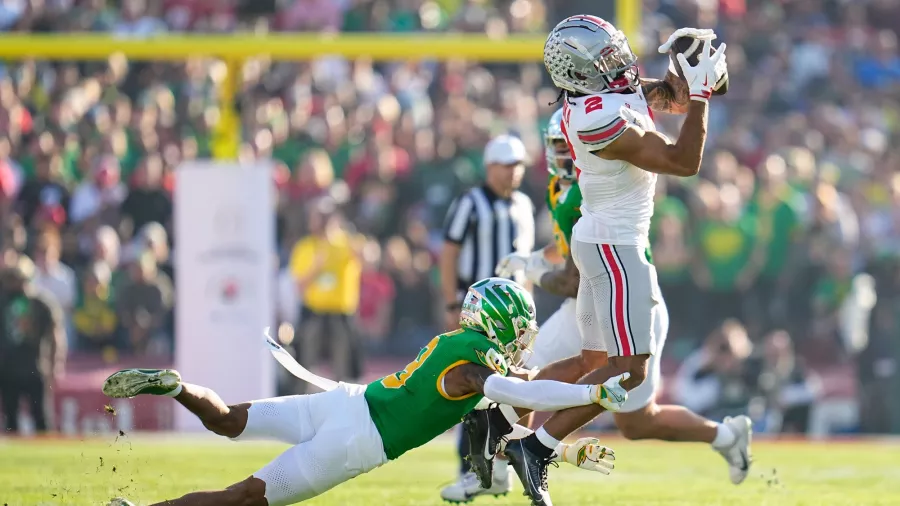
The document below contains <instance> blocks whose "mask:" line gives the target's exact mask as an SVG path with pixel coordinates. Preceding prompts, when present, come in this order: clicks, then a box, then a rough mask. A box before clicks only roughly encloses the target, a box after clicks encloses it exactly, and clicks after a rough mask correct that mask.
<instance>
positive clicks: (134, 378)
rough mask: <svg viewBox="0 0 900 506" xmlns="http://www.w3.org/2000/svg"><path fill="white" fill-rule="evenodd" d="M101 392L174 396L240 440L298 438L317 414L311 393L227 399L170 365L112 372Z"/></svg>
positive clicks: (310, 431) (305, 435) (309, 432)
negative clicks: (313, 412)
mask: <svg viewBox="0 0 900 506" xmlns="http://www.w3.org/2000/svg"><path fill="white" fill-rule="evenodd" d="M103 393H104V394H106V395H108V396H109V397H114V398H127V397H134V396H136V395H163V396H167V397H172V398H174V399H175V400H176V401H178V403H180V404H181V405H182V406H184V407H185V408H187V410H188V411H190V412H191V413H193V414H194V415H196V416H197V418H199V419H200V422H201V423H202V424H203V426H204V427H206V428H207V429H209V430H210V431H211V432H213V433H215V434H218V435H220V436H225V437H228V438H231V439H235V440H238V441H243V440H247V439H271V440H275V441H281V442H284V443H288V444H298V443H301V442H303V441H307V440H309V439H310V438H311V437H312V436H313V435H314V434H315V427H316V425H315V420H314V417H312V416H311V414H310V410H309V402H310V401H309V398H310V397H312V396H305V395H292V396H286V397H274V398H271V399H260V400H255V401H252V402H244V403H240V404H231V405H229V404H227V403H226V402H225V401H223V400H222V398H221V397H219V395H218V394H217V393H216V392H214V391H213V390H211V389H209V388H206V387H203V386H200V385H194V384H191V383H185V382H183V381H181V375H180V374H178V372H177V371H174V370H170V369H125V370H122V371H119V372H116V373H114V374H113V375H111V376H110V377H109V378H107V379H106V382H104V384H103ZM315 395H323V394H315Z"/></svg>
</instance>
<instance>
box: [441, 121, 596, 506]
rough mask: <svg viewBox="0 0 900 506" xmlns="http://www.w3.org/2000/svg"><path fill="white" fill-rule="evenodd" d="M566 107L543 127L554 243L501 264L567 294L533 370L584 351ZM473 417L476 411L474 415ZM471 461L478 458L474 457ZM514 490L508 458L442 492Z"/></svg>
mask: <svg viewBox="0 0 900 506" xmlns="http://www.w3.org/2000/svg"><path fill="white" fill-rule="evenodd" d="M561 122H562V109H560V110H558V111H557V112H556V113H554V114H553V116H552V117H551V118H550V121H549V123H548V125H547V129H546V130H545V131H544V145H545V151H544V152H545V155H546V159H547V170H548V172H549V173H550V177H549V182H548V187H547V207H548V208H549V209H550V215H551V218H552V224H553V239H554V241H553V242H552V243H550V244H548V245H547V246H546V247H544V248H543V249H539V250H537V251H535V252H534V253H532V254H531V255H530V256H528V255H521V254H517V253H513V254H510V255H508V256H507V257H505V258H503V259H502V260H501V261H500V263H499V264H498V265H497V275H498V276H500V277H505V278H512V277H513V275H514V273H515V272H517V271H520V270H521V271H524V272H525V275H526V277H528V279H529V280H530V281H531V282H532V283H534V284H536V285H539V286H541V287H543V288H544V289H545V290H547V291H549V292H550V293H553V294H555V295H560V296H563V297H566V300H565V301H564V302H563V303H562V305H561V306H560V308H559V309H558V310H557V311H556V312H554V313H553V315H552V316H550V318H548V319H547V321H546V322H544V324H543V325H541V328H540V331H539V332H538V335H537V337H536V339H535V345H534V348H533V351H532V353H531V355H530V357H529V359H528V361H527V362H526V363H525V366H526V367H527V368H529V369H531V368H534V367H537V368H541V367H544V366H546V365H549V364H551V363H553V362H556V361H559V360H562V359H564V358H568V357H571V356H574V355H578V354H580V353H581V337H580V333H579V332H578V326H577V325H576V323H575V295H576V294H577V292H578V278H579V275H578V268H577V267H575V264H574V262H572V260H571V258H570V257H569V241H570V239H571V237H572V227H574V226H575V222H576V221H577V220H578V218H580V217H581V190H580V189H579V188H578V178H577V174H576V170H575V166H574V163H573V162H572V156H571V155H570V154H569V145H568V143H567V142H566V138H565V136H564V135H563V133H562V129H561V128H560V125H561ZM473 416H474V415H473ZM471 462H478V460H477V459H472V460H471ZM511 488H512V483H511V480H510V476H509V469H508V467H507V462H506V461H505V460H502V459H500V460H497V461H496V465H495V466H494V472H493V478H492V481H491V483H490V484H489V485H488V486H483V485H482V483H481V481H480V480H479V479H477V477H476V476H475V473H474V472H472V471H470V472H469V473H466V474H465V475H463V476H461V477H460V478H459V479H458V480H457V481H455V482H454V483H451V484H450V485H447V486H446V487H444V488H443V489H442V490H441V498H443V499H444V500H446V501H450V502H458V503H459V502H468V501H470V500H472V499H473V498H475V497H477V496H480V495H503V494H506V493H507V492H508V491H509V490H510V489H511Z"/></svg>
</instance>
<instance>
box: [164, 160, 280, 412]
mask: <svg viewBox="0 0 900 506" xmlns="http://www.w3.org/2000/svg"><path fill="white" fill-rule="evenodd" d="M175 176H176V177H175V262H176V263H175V269H176V276H177V280H178V281H177V285H176V287H175V288H176V322H177V323H176V329H175V366H176V367H177V369H178V370H179V371H180V372H181V374H182V377H183V378H184V380H185V381H187V382H189V383H196V384H199V385H203V386H207V387H210V388H212V389H213V390H215V391H216V392H218V393H219V395H220V396H221V397H222V399H223V400H224V401H225V402H227V403H229V404H232V403H238V402H244V401H249V400H253V399H261V398H265V397H271V396H273V395H274V393H275V371H274V366H275V361H274V360H272V357H271V356H270V355H269V351H268V349H267V347H266V344H265V338H264V337H263V329H264V328H265V327H268V326H270V325H272V321H273V319H274V304H273V294H274V286H273V282H274V278H275V273H276V268H277V265H276V264H275V262H276V258H275V214H274V209H275V205H274V195H273V183H272V167H271V165H269V164H267V163H262V164H259V165H253V166H240V165H238V164H236V163H234V164H228V163H216V162H211V161H197V162H190V163H185V164H183V165H181V166H180V167H179V168H178V169H177V170H176V171H175ZM175 428H176V429H177V430H202V429H203V426H202V425H201V424H200V422H199V421H198V420H197V419H196V418H195V417H194V416H193V415H192V414H190V413H189V412H188V411H187V410H185V409H181V408H179V409H178V410H177V411H176V416H175Z"/></svg>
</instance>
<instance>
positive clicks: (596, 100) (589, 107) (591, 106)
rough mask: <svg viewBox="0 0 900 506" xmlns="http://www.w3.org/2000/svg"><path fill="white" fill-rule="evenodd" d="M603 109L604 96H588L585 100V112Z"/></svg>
mask: <svg viewBox="0 0 900 506" xmlns="http://www.w3.org/2000/svg"><path fill="white" fill-rule="evenodd" d="M601 109H603V97H596V96H594V97H588V98H586V99H585V100H584V113H585V114H590V113H592V112H594V111H599V110H601Z"/></svg>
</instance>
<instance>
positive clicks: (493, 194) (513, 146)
mask: <svg viewBox="0 0 900 506" xmlns="http://www.w3.org/2000/svg"><path fill="white" fill-rule="evenodd" d="M526 160H527V156H526V153H525V145H524V144H523V143H522V141H521V140H519V139H518V138H517V137H513V136H511V135H501V136H499V137H496V138H494V139H492V140H491V141H490V142H489V143H488V145H487V146H486V147H485V149H484V165H485V181H484V184H482V185H481V186H477V187H475V188H472V189H470V190H468V191H466V192H465V193H463V194H462V195H460V196H459V197H457V198H456V200H454V201H453V204H452V205H451V206H450V210H449V211H448V213H447V218H446V220H445V223H444V247H443V249H442V250H441V259H440V271H441V293H442V295H443V302H444V327H445V330H447V331H449V330H454V329H456V328H457V327H459V311H460V309H461V308H462V300H463V297H464V296H465V294H466V290H467V289H468V288H469V286H471V285H472V284H474V283H475V282H476V281H478V280H480V279H484V278H488V277H491V276H493V275H494V267H495V266H496V265H497V263H498V262H499V261H500V259H502V258H503V257H504V256H506V255H508V254H510V253H514V252H515V253H521V254H525V255H527V254H529V253H531V250H532V249H533V248H534V214H535V208H534V204H533V203H532V202H531V199H530V198H528V196H527V195H525V194H524V193H522V192H520V191H518V188H519V185H520V184H521V183H522V177H523V176H524V175H525V162H526ZM461 432H462V434H463V437H462V438H460V442H459V443H460V444H459V456H460V461H461V464H460V470H461V473H462V474H463V475H465V474H466V473H467V472H468V471H469V466H468V462H467V461H466V460H465V459H464V458H463V457H465V455H467V454H468V441H466V440H465V431H461ZM464 481H466V480H465V478H463V479H461V480H460V481H459V482H458V483H455V484H453V485H450V486H448V487H447V488H445V489H444V491H442V492H441V495H442V496H443V495H445V492H447V493H448V494H450V495H449V496H448V497H445V499H449V500H454V499H455V497H456V496H459V497H464V496H465V495H466V493H467V492H466V491H463V490H462V489H460V490H455V489H456V488H460V484H462V483H463V482H464ZM476 482H477V480H476Z"/></svg>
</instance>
